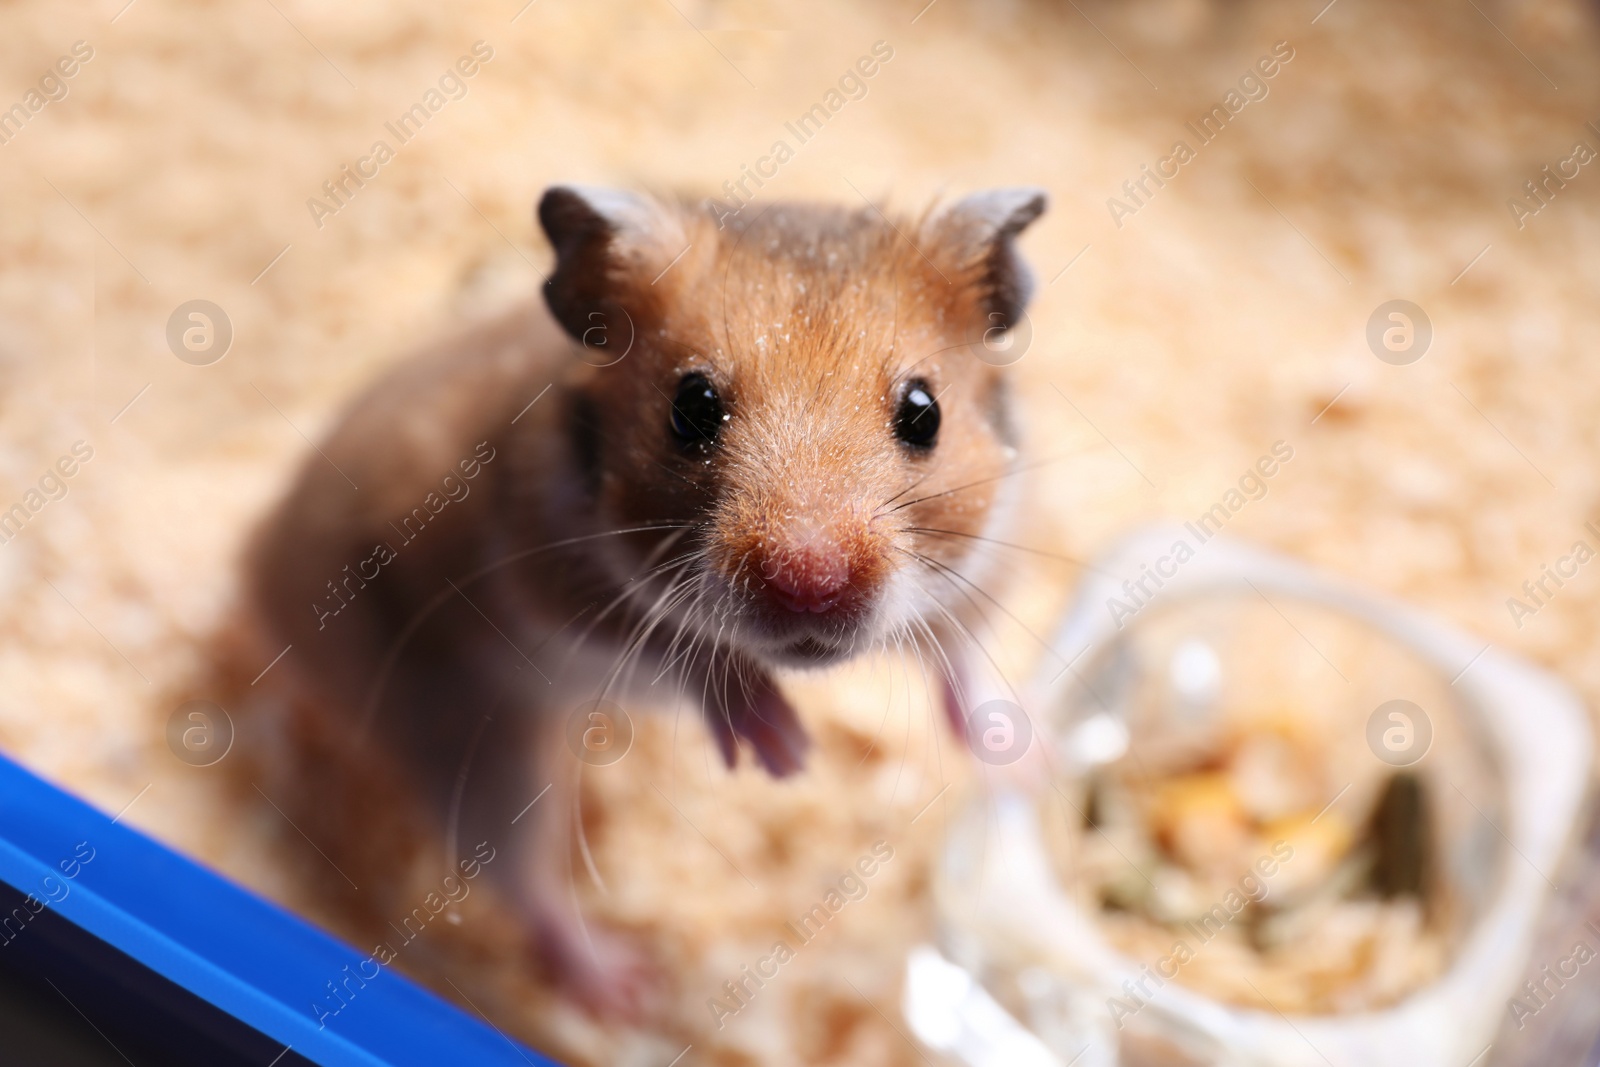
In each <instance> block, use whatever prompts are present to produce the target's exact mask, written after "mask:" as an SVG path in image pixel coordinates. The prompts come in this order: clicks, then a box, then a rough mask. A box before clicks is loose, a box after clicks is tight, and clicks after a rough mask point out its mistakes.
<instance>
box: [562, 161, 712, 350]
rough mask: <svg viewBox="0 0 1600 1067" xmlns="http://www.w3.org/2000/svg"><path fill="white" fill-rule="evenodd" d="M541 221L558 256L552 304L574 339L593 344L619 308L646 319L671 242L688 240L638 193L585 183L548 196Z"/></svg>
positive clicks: (667, 216) (674, 222)
mask: <svg viewBox="0 0 1600 1067" xmlns="http://www.w3.org/2000/svg"><path fill="white" fill-rule="evenodd" d="M538 216H539V225H540V226H542V227H543V228H544V232H545V236H547V237H548V238H549V239H550V244H551V246H552V247H553V248H554V249H555V253H556V265H555V269H554V270H552V271H551V272H550V278H549V280H548V281H546V282H545V284H544V298H545V302H546V303H547V304H548V305H549V306H550V311H551V313H552V314H553V315H555V317H556V320H557V321H558V322H560V323H561V325H562V326H563V327H565V328H566V331H567V332H568V333H569V334H571V335H572V336H573V337H574V338H576V339H578V340H580V341H585V339H586V337H587V338H588V339H589V340H592V339H593V337H594V336H596V333H595V326H596V323H597V322H601V323H603V324H606V325H610V323H611V319H612V317H613V316H614V315H615V313H616V312H617V311H618V310H619V309H620V310H622V311H623V312H625V313H626V314H627V315H628V316H629V317H630V318H633V317H636V316H640V315H642V314H645V313H647V311H648V307H649V304H650V299H651V296H652V294H651V293H650V291H649V286H648V284H647V283H648V282H649V280H650V278H651V277H652V274H651V273H650V271H651V267H652V265H653V264H655V263H656V261H657V260H658V259H660V258H661V255H660V253H661V248H662V247H664V243H665V242H666V241H668V240H670V238H671V237H672V236H673V235H674V234H675V233H677V234H679V235H681V232H680V231H681V229H682V226H681V224H680V223H679V222H678V221H677V220H676V219H674V218H673V217H672V216H671V215H670V214H669V213H667V212H666V211H664V210H663V209H662V208H661V206H660V205H659V204H657V203H656V202H655V201H653V200H651V199H649V198H648V197H644V196H641V195H639V194H637V193H631V192H626V191H623V190H620V189H601V188H596V187H594V186H581V185H556V186H552V187H551V188H549V189H547V190H545V194H544V196H542V197H541V198H540V199H539V209H538ZM679 244H680V246H681V244H682V242H679ZM669 258H670V254H669ZM662 262H665V261H664V260H663V261H662ZM658 269H659V268H658ZM596 314H599V315H600V316H602V318H601V319H598V320H597V319H596V317H595V316H596ZM617 325H619V326H620V325H621V324H620V323H619V324H617ZM606 332H609V331H601V334H600V335H601V336H603V335H604V334H605V333H606ZM630 333H631V331H629V330H624V331H623V333H622V336H628V335H629V334H630ZM585 343H588V342H587V341H586V342H585Z"/></svg>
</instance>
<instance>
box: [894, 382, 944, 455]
mask: <svg viewBox="0 0 1600 1067" xmlns="http://www.w3.org/2000/svg"><path fill="white" fill-rule="evenodd" d="M894 435H895V436H896V437H898V438H900V440H902V441H904V442H905V443H906V444H908V445H910V446H911V447H912V448H932V447H933V443H934V441H935V440H937V439H938V437H939V401H938V400H936V399H935V398H934V396H933V393H932V392H930V391H929V389H928V383H927V382H925V381H923V380H922V379H921V378H913V379H912V380H911V381H909V382H907V383H906V387H905V390H904V392H902V393H901V394H900V406H899V407H898V408H897V409H895V413H894Z"/></svg>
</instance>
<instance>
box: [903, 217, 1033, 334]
mask: <svg viewBox="0 0 1600 1067" xmlns="http://www.w3.org/2000/svg"><path fill="white" fill-rule="evenodd" d="M1046 205H1047V199H1046V196H1045V192H1044V190H1043V189H1035V188H1027V187H1022V188H1007V189H989V190H986V191H984V192H981V193H973V194H972V195H971V196H968V197H966V198H964V199H962V200H958V201H956V202H955V203H954V204H951V205H950V206H949V207H948V208H946V209H945V210H943V211H941V212H939V213H938V214H937V215H935V216H933V218H932V219H931V220H930V222H929V226H930V228H931V229H932V231H933V237H934V241H935V243H936V246H937V247H939V248H940V249H941V251H942V252H943V255H944V258H945V261H946V262H947V263H950V264H951V265H952V267H953V269H954V271H955V273H954V274H950V273H949V271H947V272H946V273H947V274H949V278H950V280H951V281H952V282H955V283H957V284H963V283H964V284H966V285H969V286H972V287H973V288H974V289H975V290H976V295H977V298H978V302H979V304H980V306H981V307H982V309H983V311H984V315H985V320H986V322H987V324H988V325H990V326H999V327H1000V328H1002V329H1010V328H1011V327H1012V326H1013V325H1015V324H1016V322H1017V321H1018V320H1019V319H1020V318H1021V317H1022V310H1023V308H1024V307H1026V306H1027V303H1028V298H1029V297H1030V296H1032V295H1033V275H1032V274H1031V273H1030V272H1029V270H1028V267H1027V264H1025V263H1024V262H1023V261H1022V257H1021V256H1019V255H1017V250H1016V237H1017V234H1019V233H1021V232H1022V231H1023V230H1025V229H1027V228H1028V225H1029V223H1031V222H1033V220H1034V219H1036V218H1038V217H1039V216H1040V215H1042V214H1044V210H1045V207H1046Z"/></svg>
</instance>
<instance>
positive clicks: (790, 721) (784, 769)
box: [706, 668, 811, 778]
mask: <svg viewBox="0 0 1600 1067" xmlns="http://www.w3.org/2000/svg"><path fill="white" fill-rule="evenodd" d="M729 690H730V691H729V692H728V693H727V694H726V699H725V700H723V701H722V702H720V703H719V704H713V705H710V706H708V707H707V708H706V720H707V723H708V725H709V726H710V727H711V734H712V737H714V738H715V739H716V742H717V748H718V749H719V750H720V751H721V752H722V759H723V762H724V763H726V764H727V765H728V766H729V767H730V768H732V767H733V766H734V765H735V764H736V763H737V762H738V758H739V743H738V739H739V738H741V737H742V738H744V739H745V740H746V741H748V742H749V743H750V747H751V748H752V749H754V750H755V754H756V759H757V760H759V761H760V762H761V765H762V766H763V767H765V768H766V769H767V773H769V774H771V775H772V776H773V777H774V778H785V777H787V776H789V775H791V774H793V773H795V772H796V771H798V770H800V769H802V768H803V767H804V766H805V754H806V750H807V749H809V748H810V747H811V739H810V738H809V737H808V736H807V735H806V731H805V727H803V726H801V725H800V719H799V717H798V716H797V715H796V714H795V710H794V707H793V705H791V704H790V703H789V702H788V701H787V700H786V699H784V697H783V694H782V693H780V692H778V688H777V686H776V684H774V682H773V680H772V678H771V676H770V675H768V674H767V673H766V672H765V671H762V670H759V669H756V668H750V669H748V670H747V671H745V673H744V678H743V681H742V683H734V684H732V685H730V686H729Z"/></svg>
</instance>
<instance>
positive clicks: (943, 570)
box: [902, 550, 1056, 655]
mask: <svg viewBox="0 0 1600 1067" xmlns="http://www.w3.org/2000/svg"><path fill="white" fill-rule="evenodd" d="M902 551H904V550H902ZM911 555H912V556H913V557H915V558H916V559H918V560H921V561H922V562H923V563H926V564H928V565H930V566H932V567H935V568H937V571H936V573H939V574H943V575H949V576H950V577H951V578H955V579H959V580H960V581H962V582H964V583H966V584H967V585H968V586H969V587H971V588H972V590H973V591H974V592H976V593H977V594H978V595H979V596H981V597H983V598H984V599H985V600H987V601H988V602H989V603H991V604H993V605H994V606H995V607H997V608H999V609H1000V610H1001V611H1002V612H1003V613H1004V614H1005V616H1006V618H1008V619H1010V620H1011V621H1012V622H1014V623H1016V624H1017V626H1018V627H1020V628H1021V629H1022V632H1023V633H1025V634H1027V635H1028V636H1029V637H1031V638H1033V639H1034V640H1035V641H1036V642H1038V644H1039V647H1040V648H1042V649H1044V650H1045V651H1046V652H1049V653H1051V654H1052V655H1055V654H1056V650H1055V648H1054V647H1053V646H1052V645H1051V644H1050V642H1048V641H1046V640H1045V639H1044V638H1042V637H1040V636H1039V635H1038V634H1036V633H1034V631H1033V628H1032V627H1031V626H1029V625H1028V624H1027V623H1025V622H1023V621H1022V620H1021V619H1019V618H1017V616H1016V614H1015V613H1014V612H1013V611H1012V610H1011V609H1010V608H1008V607H1006V606H1005V605H1004V604H1002V603H1001V602H1000V601H999V600H997V599H996V598H995V597H994V596H993V595H992V594H991V593H990V592H989V591H988V590H987V589H984V588H983V587H982V586H981V585H979V584H978V583H977V582H974V581H973V580H972V579H971V578H968V577H967V576H966V575H965V574H962V573H961V572H960V571H958V570H956V569H955V568H954V567H952V566H950V565H949V564H947V563H941V562H939V561H938V560H936V559H934V558H933V557H931V556H924V555H922V554H921V553H920V552H912V553H911ZM946 580H947V581H948V580H949V579H946ZM952 584H954V583H953V582H952ZM967 599H968V602H969V603H972V599H971V598H970V597H968V598H967ZM973 610H975V611H978V612H979V614H980V615H982V614H983V613H982V611H981V610H980V609H979V608H978V605H977V604H976V603H973Z"/></svg>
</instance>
